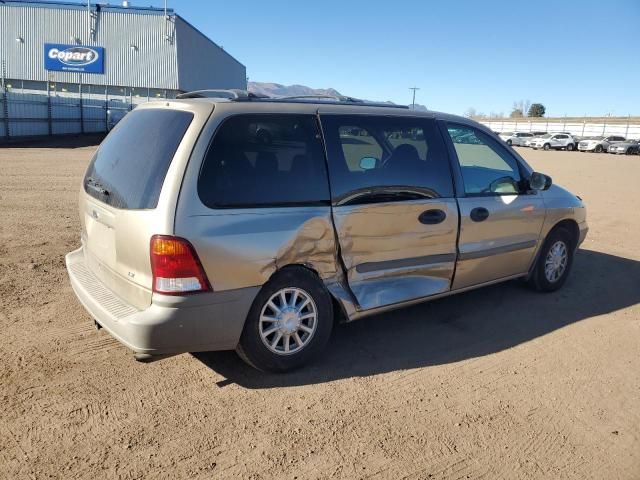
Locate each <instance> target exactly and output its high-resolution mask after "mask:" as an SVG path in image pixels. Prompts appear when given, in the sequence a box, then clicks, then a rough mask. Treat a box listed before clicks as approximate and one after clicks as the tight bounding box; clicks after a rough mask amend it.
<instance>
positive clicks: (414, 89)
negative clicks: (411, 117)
mask: <svg viewBox="0 0 640 480" xmlns="http://www.w3.org/2000/svg"><path fill="white" fill-rule="evenodd" d="M409 90H413V102H411V110H415V109H416V90H420V87H409Z"/></svg>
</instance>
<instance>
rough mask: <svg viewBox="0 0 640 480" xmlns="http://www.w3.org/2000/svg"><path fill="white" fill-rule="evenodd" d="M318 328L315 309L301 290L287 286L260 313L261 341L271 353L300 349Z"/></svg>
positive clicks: (285, 352) (307, 342) (284, 353)
mask: <svg viewBox="0 0 640 480" xmlns="http://www.w3.org/2000/svg"><path fill="white" fill-rule="evenodd" d="M317 326H318V309H317V308H316V304H315V302H314V301H313V299H312V298H311V295H309V294H308V293H307V292H305V291H304V290H301V289H300V288H293V287H287V288H283V289H281V290H279V291H277V292H276V293H274V294H273V295H272V296H271V298H269V300H268V301H267V303H266V304H265V305H264V307H262V312H260V325H259V329H260V338H261V339H262V343H264V345H265V346H266V347H267V348H268V349H269V350H270V351H272V352H273V353H277V354H278V355H290V354H292V353H297V352H299V351H300V350H302V349H303V348H304V347H305V346H306V345H308V344H309V341H310V340H311V338H312V337H313V334H314V333H315V331H316V328H317Z"/></svg>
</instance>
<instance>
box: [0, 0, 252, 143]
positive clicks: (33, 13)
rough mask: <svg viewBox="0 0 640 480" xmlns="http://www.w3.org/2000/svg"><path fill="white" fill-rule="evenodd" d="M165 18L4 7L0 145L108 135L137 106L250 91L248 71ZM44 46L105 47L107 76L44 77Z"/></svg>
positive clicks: (0, 16)
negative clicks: (189, 94) (212, 92)
mask: <svg viewBox="0 0 640 480" xmlns="http://www.w3.org/2000/svg"><path fill="white" fill-rule="evenodd" d="M167 13H168V16H167V17H165V15H164V11H163V10H161V9H154V8H151V7H150V8H145V7H131V8H124V7H119V6H108V5H100V6H99V7H98V6H96V5H95V4H92V5H91V7H90V10H87V8H86V4H85V5H82V4H68V3H64V4H52V3H50V2H49V3H38V2H37V1H34V2H28V1H27V2H24V3H21V2H18V1H11V0H9V1H0V53H1V55H0V69H1V70H2V72H1V73H2V74H1V75H0V77H1V78H4V79H6V82H5V84H4V88H2V86H0V141H1V140H3V139H5V138H9V137H17V136H27V135H46V134H57V133H81V132H92V131H105V130H106V129H107V128H108V127H110V126H111V124H112V123H113V122H114V121H115V120H117V118H119V117H121V116H122V115H124V114H125V113H126V112H128V111H129V110H131V109H132V108H134V107H135V106H136V105H137V104H139V103H144V102H147V101H149V100H154V99H160V98H167V97H168V98H174V97H175V94H176V93H177V92H178V91H180V90H182V91H188V90H197V89H203V88H246V68H245V67H244V65H242V64H241V63H240V62H238V61H237V60H236V59H234V58H233V57H232V56H231V55H229V54H228V53H226V52H225V51H224V50H223V49H222V48H220V47H219V46H218V45H216V44H215V43H213V42H212V41H211V40H209V39H208V38H207V37H206V36H205V35H203V34H202V33H201V32H199V31H198V30H197V29H195V28H194V27H192V26H191V25H190V24H189V23H187V22H186V21H185V20H183V19H182V18H180V17H179V16H177V15H175V14H174V13H173V11H172V10H168V11H167ZM45 43H60V44H69V45H74V44H81V45H88V46H99V47H104V49H105V52H104V67H105V72H104V74H90V73H82V74H81V73H77V72H58V71H56V72H52V71H47V70H45V68H44V44H45ZM80 92H82V95H81V94H80Z"/></svg>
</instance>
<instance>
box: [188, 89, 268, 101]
mask: <svg viewBox="0 0 640 480" xmlns="http://www.w3.org/2000/svg"><path fill="white" fill-rule="evenodd" d="M176 98H178V99H183V98H228V99H229V100H248V99H252V98H269V97H267V96H266V95H260V94H256V93H252V92H248V91H246V90H239V89H235V88H233V89H206V90H194V91H192V92H186V93H181V94H180V95H177V96H176Z"/></svg>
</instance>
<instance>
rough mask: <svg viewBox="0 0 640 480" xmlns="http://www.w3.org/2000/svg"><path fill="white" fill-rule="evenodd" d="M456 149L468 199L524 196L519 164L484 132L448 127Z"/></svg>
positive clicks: (448, 125) (460, 126)
mask: <svg viewBox="0 0 640 480" xmlns="http://www.w3.org/2000/svg"><path fill="white" fill-rule="evenodd" d="M447 130H448V132H449V136H450V137H451V140H452V142H453V146H454V147H455V150H456V154H457V156H458V162H459V163H460V170H461V172H462V179H463V181H464V191H465V193H466V194H467V195H501V194H503V195H504V194H507V195H513V194H517V193H520V186H519V185H520V181H521V176H520V170H519V168H518V163H517V161H516V159H515V158H514V157H512V156H511V155H510V154H509V152H508V151H507V150H506V149H504V148H502V146H501V145H500V144H498V143H497V142H495V141H493V140H492V139H491V138H489V136H488V135H486V134H484V133H483V132H481V131H480V130H477V129H475V128H473V127H469V126H466V125H456V124H452V123H448V124H447Z"/></svg>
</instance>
